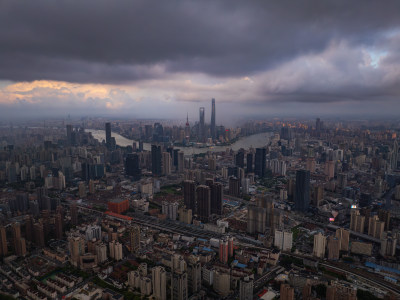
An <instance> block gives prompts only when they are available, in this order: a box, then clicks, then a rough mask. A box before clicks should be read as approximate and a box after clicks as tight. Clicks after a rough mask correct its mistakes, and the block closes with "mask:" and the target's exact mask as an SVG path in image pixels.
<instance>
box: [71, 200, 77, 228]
mask: <svg viewBox="0 0 400 300" xmlns="http://www.w3.org/2000/svg"><path fill="white" fill-rule="evenodd" d="M70 214H71V224H72V225H78V206H77V205H76V203H72V204H71V206H70Z"/></svg>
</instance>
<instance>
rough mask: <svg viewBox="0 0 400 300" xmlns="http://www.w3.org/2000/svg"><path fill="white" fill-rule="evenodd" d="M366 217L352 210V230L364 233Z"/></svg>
mask: <svg viewBox="0 0 400 300" xmlns="http://www.w3.org/2000/svg"><path fill="white" fill-rule="evenodd" d="M364 222H365V217H364V216H361V215H360V211H359V210H352V211H351V217H350V230H351V231H355V232H359V233H364Z"/></svg>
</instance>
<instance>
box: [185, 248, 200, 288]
mask: <svg viewBox="0 0 400 300" xmlns="http://www.w3.org/2000/svg"><path fill="white" fill-rule="evenodd" d="M187 274H188V290H189V293H190V294H192V295H193V294H196V293H198V292H199V291H200V289H201V264H200V258H199V257H198V256H195V255H190V256H189V257H188V259H187Z"/></svg>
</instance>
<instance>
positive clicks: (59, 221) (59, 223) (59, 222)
mask: <svg viewBox="0 0 400 300" xmlns="http://www.w3.org/2000/svg"><path fill="white" fill-rule="evenodd" d="M55 229H56V238H57V239H62V237H63V216H62V213H61V212H60V211H59V212H57V214H56V218H55Z"/></svg>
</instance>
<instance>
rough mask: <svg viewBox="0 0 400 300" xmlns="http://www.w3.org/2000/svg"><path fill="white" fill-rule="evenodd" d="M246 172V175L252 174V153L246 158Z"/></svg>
mask: <svg viewBox="0 0 400 300" xmlns="http://www.w3.org/2000/svg"><path fill="white" fill-rule="evenodd" d="M246 171H247V173H252V172H253V153H248V154H247V156H246Z"/></svg>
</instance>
